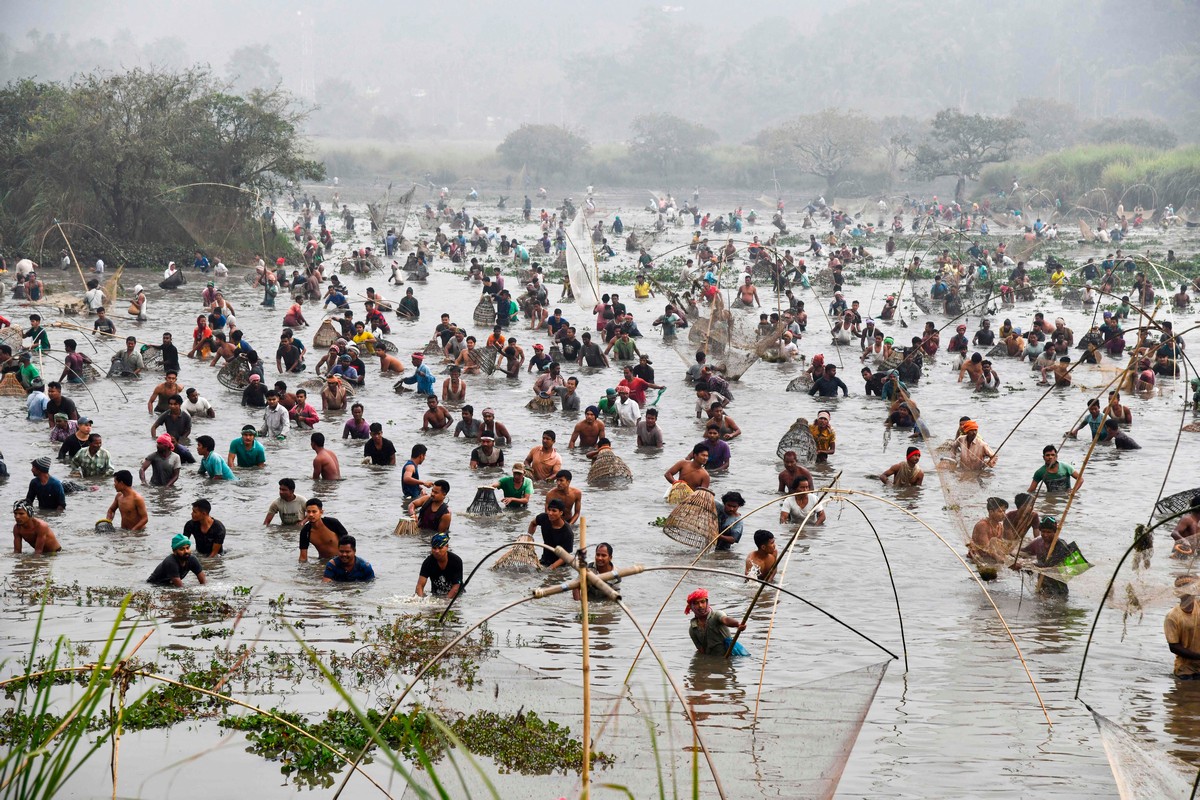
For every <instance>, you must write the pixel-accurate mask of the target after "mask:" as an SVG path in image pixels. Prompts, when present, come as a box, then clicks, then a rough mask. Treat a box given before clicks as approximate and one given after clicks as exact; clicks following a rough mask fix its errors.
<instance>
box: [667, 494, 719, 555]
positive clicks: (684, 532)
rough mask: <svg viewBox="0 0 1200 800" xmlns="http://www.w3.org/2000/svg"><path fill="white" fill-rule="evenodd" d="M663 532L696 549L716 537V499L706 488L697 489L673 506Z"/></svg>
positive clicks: (704, 545)
mask: <svg viewBox="0 0 1200 800" xmlns="http://www.w3.org/2000/svg"><path fill="white" fill-rule="evenodd" d="M663 533H665V534H666V535H667V536H668V537H669V538H671V539H674V540H675V541H677V542H679V543H680V544H685V545H687V546H688V547H694V548H696V549H697V550H699V549H701V548H703V547H707V546H708V544H709V542H711V541H712V540H713V539H716V538H717V534H718V533H720V528H719V527H718V526H717V499H716V497H715V496H714V495H713V493H712V492H710V491H709V490H708V489H697V490H696V491H694V492H692V494H691V496H690V497H688V498H687V499H686V500H684V501H683V502H682V503H680V504H679V505H678V506H676V507H675V510H674V511H672V512H671V513H670V515H669V516H668V517H667V521H666V523H665V524H664V525H663Z"/></svg>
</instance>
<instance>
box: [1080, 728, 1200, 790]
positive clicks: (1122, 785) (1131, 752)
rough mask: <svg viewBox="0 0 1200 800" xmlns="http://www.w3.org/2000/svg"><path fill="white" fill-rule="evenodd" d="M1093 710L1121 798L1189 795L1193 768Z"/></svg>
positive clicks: (1194, 774)
mask: <svg viewBox="0 0 1200 800" xmlns="http://www.w3.org/2000/svg"><path fill="white" fill-rule="evenodd" d="M1088 711H1091V712H1092V719H1094V720H1095V722H1096V728H1097V729H1098V730H1099V731H1100V741H1101V742H1102V743H1103V744H1104V755H1106V756H1107V757H1108V765H1109V766H1110V767H1111V768H1112V773H1113V779H1114V780H1115V781H1116V782H1117V793H1118V795H1119V796H1120V797H1121V800H1160V798H1167V797H1170V798H1186V797H1191V796H1192V786H1193V785H1194V784H1195V782H1196V778H1197V775H1196V769H1195V767H1191V766H1189V765H1188V764H1185V763H1184V762H1183V761H1180V760H1179V759H1178V758H1175V757H1174V756H1172V755H1170V754H1169V753H1165V752H1162V751H1161V750H1156V749H1155V748H1154V747H1152V746H1151V745H1149V744H1147V743H1145V742H1142V741H1141V740H1139V739H1138V738H1137V737H1136V736H1134V735H1133V734H1132V733H1130V731H1129V730H1127V729H1126V728H1125V727H1123V726H1121V725H1118V724H1117V723H1115V722H1113V721H1112V720H1110V719H1108V718H1107V717H1105V716H1103V715H1101V714H1098V713H1097V712H1096V711H1095V710H1094V709H1092V708H1091V707H1088Z"/></svg>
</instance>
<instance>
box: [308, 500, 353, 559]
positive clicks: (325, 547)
mask: <svg viewBox="0 0 1200 800" xmlns="http://www.w3.org/2000/svg"><path fill="white" fill-rule="evenodd" d="M349 535H350V533H349V531H347V530H346V528H345V526H343V525H342V523H340V522H338V521H337V520H336V519H335V518H333V517H327V516H325V508H324V505H323V504H322V503H321V498H319V497H310V498H309V499H308V502H306V503H305V504H304V524H303V525H302V526H301V527H300V561H301V563H304V562H307V561H308V548H309V545H312V546H313V547H315V548H317V555H318V556H320V560H321V561H322V562H325V561H328V560H329V559H331V558H333V557H334V556H336V555H337V552H338V539H340V538H341V537H343V536H349Z"/></svg>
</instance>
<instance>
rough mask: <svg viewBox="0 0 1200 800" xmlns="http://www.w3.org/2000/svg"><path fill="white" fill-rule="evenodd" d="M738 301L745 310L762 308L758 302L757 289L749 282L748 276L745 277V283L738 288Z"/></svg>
mask: <svg viewBox="0 0 1200 800" xmlns="http://www.w3.org/2000/svg"><path fill="white" fill-rule="evenodd" d="M738 299H740V300H741V301H742V305H744V306H746V307H747V308H750V307H753V306H758V307H759V308H762V303H760V302H759V301H758V287H756V286H755V285H754V284H753V283H751V282H750V276H749V275H747V276H746V282H745V283H743V284H742V285H741V286H739V287H738Z"/></svg>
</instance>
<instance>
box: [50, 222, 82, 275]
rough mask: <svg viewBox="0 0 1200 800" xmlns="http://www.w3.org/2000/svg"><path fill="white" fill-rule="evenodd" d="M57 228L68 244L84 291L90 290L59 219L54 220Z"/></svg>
mask: <svg viewBox="0 0 1200 800" xmlns="http://www.w3.org/2000/svg"><path fill="white" fill-rule="evenodd" d="M54 225H55V227H57V228H58V233H59V235H61V236H62V237H63V241H64V242H66V243H67V250H69V251H70V253H71V261H72V262H73V263H74V264H75V271H76V272H78V273H79V280H80V281H81V282H82V283H83V291H85V292H86V291H87V290H88V285H87V278H84V277H83V268H82V267H81V266H79V259H78V258H76V257H75V248H74V247H72V246H71V240H70V239H68V238H67V232H66V231H64V230H63V227H62V223H60V222H59V221H58V220H57V219H56V220H54Z"/></svg>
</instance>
